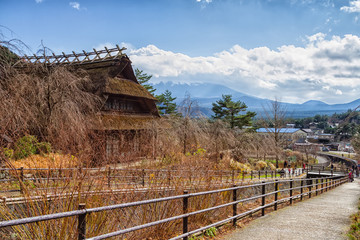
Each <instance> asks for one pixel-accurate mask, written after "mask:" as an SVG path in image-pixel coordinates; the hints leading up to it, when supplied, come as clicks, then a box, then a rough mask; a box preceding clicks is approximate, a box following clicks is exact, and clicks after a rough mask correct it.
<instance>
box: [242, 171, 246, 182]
mask: <svg viewBox="0 0 360 240" xmlns="http://www.w3.org/2000/svg"><path fill="white" fill-rule="evenodd" d="M245 174H246V172H245V171H244V170H242V180H243V181H244V179H245Z"/></svg>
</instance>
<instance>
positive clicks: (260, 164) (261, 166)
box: [256, 161, 267, 170]
mask: <svg viewBox="0 0 360 240" xmlns="http://www.w3.org/2000/svg"><path fill="white" fill-rule="evenodd" d="M266 167H267V163H266V162H264V161H258V162H257V163H256V168H257V169H259V170H264V168H266Z"/></svg>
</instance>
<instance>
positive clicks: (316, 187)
mask: <svg viewBox="0 0 360 240" xmlns="http://www.w3.org/2000/svg"><path fill="white" fill-rule="evenodd" d="M319 171H320V170H319ZM318 183H319V179H316V181H315V193H316V196H317V195H318Z"/></svg>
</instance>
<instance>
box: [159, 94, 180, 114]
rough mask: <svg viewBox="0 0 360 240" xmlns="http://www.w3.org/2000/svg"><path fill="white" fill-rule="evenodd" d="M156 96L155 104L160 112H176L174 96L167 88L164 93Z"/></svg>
mask: <svg viewBox="0 0 360 240" xmlns="http://www.w3.org/2000/svg"><path fill="white" fill-rule="evenodd" d="M156 98H157V99H158V103H157V106H158V109H159V112H160V114H175V113H177V111H176V108H177V106H176V103H175V102H174V100H175V99H176V97H172V96H171V92H170V91H169V90H166V91H165V92H164V93H162V94H160V95H158V96H156Z"/></svg>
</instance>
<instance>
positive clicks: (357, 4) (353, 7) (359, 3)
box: [340, 0, 360, 13]
mask: <svg viewBox="0 0 360 240" xmlns="http://www.w3.org/2000/svg"><path fill="white" fill-rule="evenodd" d="M349 4H350V6H343V7H341V8H340V10H341V11H344V12H348V13H354V12H360V0H355V1H350V2H349Z"/></svg>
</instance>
